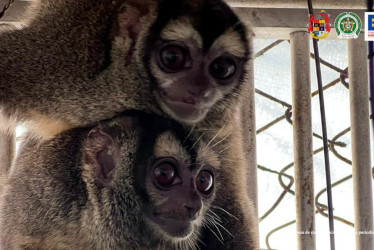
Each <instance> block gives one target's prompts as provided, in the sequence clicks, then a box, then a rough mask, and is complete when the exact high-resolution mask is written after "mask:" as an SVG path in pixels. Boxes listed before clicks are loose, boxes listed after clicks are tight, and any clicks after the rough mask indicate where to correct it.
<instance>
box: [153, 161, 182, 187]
mask: <svg viewBox="0 0 374 250" xmlns="http://www.w3.org/2000/svg"><path fill="white" fill-rule="evenodd" d="M153 175H154V178H155V180H156V181H157V183H158V184H159V185H161V186H164V187H168V186H170V185H171V184H173V182H174V180H175V178H176V175H177V173H176V168H175V166H174V164H172V163H171V162H161V163H160V164H158V165H157V166H156V167H155V168H154V169H153Z"/></svg>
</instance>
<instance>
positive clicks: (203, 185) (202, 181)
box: [196, 170, 213, 195]
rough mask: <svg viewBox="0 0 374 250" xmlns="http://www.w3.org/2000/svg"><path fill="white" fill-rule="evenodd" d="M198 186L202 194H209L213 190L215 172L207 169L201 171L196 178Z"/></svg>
mask: <svg viewBox="0 0 374 250" xmlns="http://www.w3.org/2000/svg"><path fill="white" fill-rule="evenodd" d="M196 187H197V190H199V192H201V193H202V194H205V195H209V194H210V193H211V192H212V190H213V174H212V173H211V172H210V171H207V170H202V171H200V173H199V174H198V175H197V178H196Z"/></svg>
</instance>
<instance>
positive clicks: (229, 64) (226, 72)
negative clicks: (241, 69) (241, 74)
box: [209, 56, 236, 80]
mask: <svg viewBox="0 0 374 250" xmlns="http://www.w3.org/2000/svg"><path fill="white" fill-rule="evenodd" d="M209 71H210V74H211V75H212V76H213V77H214V78H216V79H218V80H227V79H229V78H231V77H232V76H233V75H234V74H235V72H236V64H235V62H234V60H233V59H232V58H230V57H228V56H220V57H218V58H216V59H215V60H214V61H213V62H212V63H211V64H210V66H209Z"/></svg>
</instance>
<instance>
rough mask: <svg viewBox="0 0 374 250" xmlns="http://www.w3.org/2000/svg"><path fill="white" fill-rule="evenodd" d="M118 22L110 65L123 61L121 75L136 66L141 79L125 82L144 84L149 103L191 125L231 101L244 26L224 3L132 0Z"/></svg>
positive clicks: (241, 63) (245, 52)
mask: <svg viewBox="0 0 374 250" xmlns="http://www.w3.org/2000/svg"><path fill="white" fill-rule="evenodd" d="M155 13H157V15H156V14H155ZM117 22H118V25H117V26H118V28H117V29H116V30H115V31H114V34H115V35H114V38H115V39H114V40H115V42H114V44H113V51H115V52H113V53H112V56H113V58H112V60H113V62H116V60H117V59H120V61H121V60H122V61H124V62H125V63H124V65H123V66H122V67H123V70H124V71H126V68H128V69H130V68H131V67H130V66H129V65H131V64H133V63H134V64H136V66H135V67H137V70H136V76H135V78H136V77H140V78H139V79H135V80H134V79H131V80H130V81H131V82H135V84H134V86H138V84H139V83H141V84H143V85H141V88H142V90H143V89H146V90H147V91H149V92H150V96H151V98H152V104H153V101H155V102H156V106H158V108H159V109H161V110H162V111H163V112H164V113H166V114H167V115H169V116H170V117H171V118H173V119H174V120H177V121H178V122H181V123H184V124H187V125H192V124H195V123H198V122H200V121H201V120H203V119H204V118H205V117H206V115H207V114H208V113H209V112H210V111H212V110H217V111H218V110H223V109H225V108H227V106H230V105H231V104H232V103H233V102H234V101H235V99H236V97H237V94H236V93H238V92H239V91H240V89H241V86H242V85H243V84H242V83H243V82H244V78H245V73H246V70H245V68H246V65H247V62H248V60H249V44H248V40H247V34H246V29H245V27H244V25H243V24H242V23H241V22H240V21H239V19H238V18H237V16H236V15H235V14H234V13H233V11H232V10H231V9H230V8H229V6H227V4H225V3H224V2H223V1H219V0H163V1H157V0H147V1H136V3H135V0H132V1H127V2H126V4H125V5H124V6H123V8H122V9H121V10H120V11H119V13H118V17H117ZM117 52H118V53H119V54H118V53H117ZM116 67H117V66H116ZM131 69H132V68H131ZM134 73H135V71H134V72H132V74H131V75H132V77H134V75H135V74H134ZM121 75H123V74H121V72H117V74H116V76H117V77H119V76H121ZM127 81H129V79H128V80H127ZM134 86H127V89H126V90H127V91H128V90H129V89H130V87H131V88H132V87H134ZM147 93H148V92H147ZM152 94H153V96H152Z"/></svg>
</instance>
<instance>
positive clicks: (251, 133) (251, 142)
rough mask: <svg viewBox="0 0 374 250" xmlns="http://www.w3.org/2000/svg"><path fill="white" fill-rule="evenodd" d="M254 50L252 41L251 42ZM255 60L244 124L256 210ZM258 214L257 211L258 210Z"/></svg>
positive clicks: (250, 68) (251, 194)
mask: <svg viewBox="0 0 374 250" xmlns="http://www.w3.org/2000/svg"><path fill="white" fill-rule="evenodd" d="M250 43H251V44H250V47H251V48H252V40H250ZM253 72H254V65H253V60H250V62H249V64H248V74H247V83H248V84H247V88H246V89H245V92H246V94H244V96H245V97H244V98H243V108H242V117H243V123H244V135H243V138H244V140H245V142H244V145H245V150H246V153H247V162H248V172H247V174H248V194H249V197H250V198H251V200H252V201H253V203H254V205H255V207H256V209H257V207H258V205H257V159H256V120H255V101H254V100H255V88H254V76H253ZM256 213H257V210H256Z"/></svg>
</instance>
